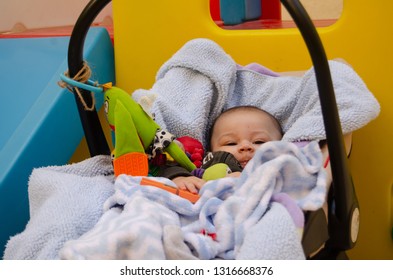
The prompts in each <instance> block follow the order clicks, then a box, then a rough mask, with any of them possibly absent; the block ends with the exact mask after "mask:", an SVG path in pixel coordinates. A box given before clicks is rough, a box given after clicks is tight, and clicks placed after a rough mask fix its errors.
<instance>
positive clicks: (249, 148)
mask: <svg viewBox="0 0 393 280" xmlns="http://www.w3.org/2000/svg"><path fill="white" fill-rule="evenodd" d="M240 151H241V152H253V151H254V146H253V145H252V143H250V142H248V141H244V142H242V143H241V144H240Z"/></svg>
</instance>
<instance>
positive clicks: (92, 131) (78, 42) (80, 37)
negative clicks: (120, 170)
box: [68, 0, 111, 157]
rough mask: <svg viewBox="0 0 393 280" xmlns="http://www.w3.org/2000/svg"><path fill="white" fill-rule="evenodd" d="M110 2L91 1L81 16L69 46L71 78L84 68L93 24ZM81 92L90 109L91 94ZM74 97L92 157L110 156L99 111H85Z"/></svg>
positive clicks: (105, 0)
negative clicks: (84, 48) (85, 43)
mask: <svg viewBox="0 0 393 280" xmlns="http://www.w3.org/2000/svg"><path fill="white" fill-rule="evenodd" d="M109 2H111V1H110V0H91V1H90V2H89V3H88V4H87V6H86V7H85V9H84V10H83V11H82V13H81V15H80V16H79V18H78V20H77V22H76V24H75V26H74V29H73V30H72V34H71V38H70V42H69V46H68V71H69V75H70V77H71V78H72V77H74V76H75V75H76V74H77V73H78V72H79V71H80V70H81V69H82V67H83V63H84V62H83V46H84V42H85V39H86V35H87V32H88V31H89V28H90V26H91V24H92V23H93V21H94V19H95V18H96V17H97V15H98V14H99V13H100V12H101V10H102V9H103V8H104V7H105V6H106V5H107V4H108V3H109ZM80 92H81V94H82V96H83V99H84V100H85V102H86V103H87V107H90V106H91V105H92V103H93V99H92V97H91V94H90V92H87V91H86V90H82V89H80ZM74 96H75V100H76V104H77V107H78V112H79V117H80V120H81V122H82V127H83V131H84V133H85V137H86V141H87V145H88V148H89V152H90V156H92V157H93V156H96V155H109V154H110V149H109V146H108V142H107V141H106V138H105V135H104V132H103V131H102V127H101V123H100V120H99V118H98V114H97V111H96V110H92V111H87V110H85V109H84V106H83V105H82V103H81V101H80V100H79V98H78V97H77V94H74Z"/></svg>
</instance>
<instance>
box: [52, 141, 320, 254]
mask: <svg viewBox="0 0 393 280" xmlns="http://www.w3.org/2000/svg"><path fill="white" fill-rule="evenodd" d="M140 179H141V177H131V176H126V175H121V176H119V177H118V178H117V179H116V181H115V193H114V195H113V196H111V197H109V198H108V200H107V201H106V202H105V206H104V208H105V213H104V215H103V216H102V217H101V218H100V220H99V221H98V223H97V224H96V226H95V227H93V228H92V229H91V230H90V231H88V232H86V233H85V234H84V235H82V236H81V237H80V238H78V239H75V240H70V241H68V242H67V243H65V246H64V247H63V249H62V250H61V251H60V257H61V258H63V259H168V258H171V257H173V256H175V257H179V256H181V258H183V259H195V258H197V259H216V258H220V259H236V258H241V259H251V258H260V259H304V253H303V250H302V247H301V243H300V240H301V229H302V227H303V224H300V225H299V224H297V225H296V223H295V219H294V217H295V215H296V213H294V212H295V211H294V208H293V207H292V209H291V210H290V207H287V205H288V204H287V203H282V198H281V199H276V200H274V195H278V194H285V195H287V198H288V200H290V201H292V203H293V205H296V207H297V208H298V211H299V212H301V211H302V210H316V209H318V208H320V207H321V206H322V204H323V202H324V199H325V195H326V174H325V172H324V169H323V168H322V154H321V152H320V149H319V146H318V144H317V143H316V142H311V143H310V144H309V145H307V146H306V147H304V148H298V147H297V146H296V145H294V144H291V143H287V142H281V141H278V142H269V143H266V144H265V145H263V146H262V147H261V148H260V149H259V150H258V151H257V153H256V155H255V156H254V158H253V159H252V161H250V163H249V164H248V165H247V167H246V168H245V170H244V171H243V173H242V175H241V177H240V178H223V179H219V180H215V181H211V182H208V183H207V184H206V185H205V186H204V187H203V188H202V190H201V192H200V195H201V198H200V199H199V200H198V201H197V203H195V204H192V203H191V202H189V201H188V200H185V199H183V198H181V197H179V196H176V195H174V194H171V193H169V192H166V191H164V190H161V189H159V188H156V187H150V186H141V185H140V184H139V182H140ZM158 180H161V181H164V182H165V183H167V184H171V181H169V180H167V179H164V178H158ZM172 184H173V183H172ZM289 203H291V202H289ZM293 205H292V206H293ZM258 228H263V230H257V229H258ZM255 230H257V231H258V234H255V233H254V232H255ZM299 230H300V232H299ZM299 233H300V234H299ZM174 244H176V245H175V246H174ZM255 248H259V249H260V250H259V252H256V251H255Z"/></svg>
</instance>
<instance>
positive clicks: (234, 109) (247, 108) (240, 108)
mask: <svg viewBox="0 0 393 280" xmlns="http://www.w3.org/2000/svg"><path fill="white" fill-rule="evenodd" d="M253 110H254V111H259V112H262V113H265V114H266V115H268V116H269V117H270V118H271V120H272V121H273V123H274V124H275V126H276V128H277V129H278V131H280V134H281V135H283V131H282V128H281V125H280V123H279V122H278V120H277V119H276V118H275V117H274V116H273V115H272V114H270V113H269V112H267V111H265V110H263V109H261V108H258V107H256V106H252V105H242V106H237V107H232V108H229V109H227V110H225V111H223V112H222V113H221V114H220V115H219V116H218V117H217V118H216V119H215V120H214V122H213V124H212V126H211V128H210V130H209V134H208V140H209V141H208V147H207V148H208V149H209V150H211V146H210V145H211V140H212V136H213V130H214V127H215V125H216V123H217V121H218V120H219V119H220V118H221V117H222V116H225V115H227V114H230V113H234V112H237V111H253Z"/></svg>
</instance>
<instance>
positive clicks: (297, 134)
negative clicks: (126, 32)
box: [133, 39, 380, 146]
mask: <svg viewBox="0 0 393 280" xmlns="http://www.w3.org/2000/svg"><path fill="white" fill-rule="evenodd" d="M329 66H330V71H331V75H332V80H333V86H334V89H335V95H336V101H337V107H338V110H339V116H340V120H341V126H342V129H343V133H344V134H345V133H350V132H353V131H355V130H357V129H359V128H361V127H363V126H364V125H366V124H367V123H368V122H370V121H371V120H373V119H374V118H376V117H377V116H378V114H379V111H380V106H379V103H378V102H377V100H376V99H375V98H374V96H373V94H372V93H371V92H370V91H369V89H368V88H367V86H366V85H365V83H364V82H363V80H362V79H361V78H360V77H359V75H358V74H357V73H356V72H355V71H354V69H352V68H351V67H350V66H348V65H346V64H344V63H341V62H336V61H330V62H329ZM250 69H251V68H247V67H244V68H241V67H237V64H236V62H235V61H234V60H233V59H232V58H231V57H230V56H229V55H228V54H227V53H226V52H225V51H224V50H223V49H222V48H221V47H220V46H219V45H217V44H216V43H215V42H213V41H211V40H208V39H194V40H191V41H189V42H187V43H186V44H185V45H184V46H183V47H182V48H181V49H180V50H179V51H178V52H176V53H175V54H174V55H173V56H172V57H171V58H170V59H169V60H168V61H167V62H166V63H165V64H164V65H163V66H162V67H161V68H160V70H159V71H158V74H157V77H156V82H155V83H154V85H153V87H152V88H151V89H150V90H142V89H141V90H137V91H135V92H134V93H133V97H134V99H136V100H137V101H139V100H142V99H145V100H146V99H152V100H154V103H153V104H152V107H151V112H152V113H153V114H154V115H155V118H156V121H157V122H158V123H159V124H160V125H161V126H162V127H163V128H166V129H167V130H168V131H170V132H171V133H173V134H174V135H176V136H177V137H180V136H183V135H188V136H192V137H194V138H196V139H199V140H201V141H202V142H203V143H204V145H205V146H206V143H207V140H206V133H207V131H208V130H209V128H210V127H211V125H212V122H213V121H214V120H215V118H216V117H217V116H218V115H219V114H220V113H221V111H223V110H225V109H227V108H230V107H234V106H238V105H253V106H257V107H260V108H262V109H264V110H266V111H268V112H269V113H271V114H272V115H273V116H275V117H276V118H277V119H278V121H279V122H280V124H281V126H282V128H283V131H284V137H283V140H285V141H290V142H293V141H301V140H321V139H325V138H326V136H325V129H324V124H323V119H322V112H321V106H320V102H319V95H318V90H317V84H316V79H315V73H314V70H313V68H311V69H309V70H308V71H307V72H306V73H305V74H304V75H303V76H301V77H284V76H282V77H277V76H274V75H269V74H262V73H260V72H257V71H253V70H250ZM185 108H186V110H185Z"/></svg>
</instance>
